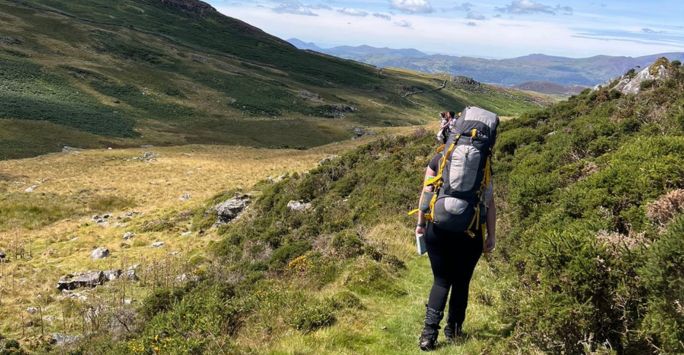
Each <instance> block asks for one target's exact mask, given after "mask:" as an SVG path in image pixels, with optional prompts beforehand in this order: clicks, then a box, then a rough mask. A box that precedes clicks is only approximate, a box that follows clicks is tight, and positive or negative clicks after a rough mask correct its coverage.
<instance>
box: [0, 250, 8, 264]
mask: <svg viewBox="0 0 684 355" xmlns="http://www.w3.org/2000/svg"><path fill="white" fill-rule="evenodd" d="M6 260H7V254H5V252H4V251H2V250H0V263H1V262H4V261H6Z"/></svg>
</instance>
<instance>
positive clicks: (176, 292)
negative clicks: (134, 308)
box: [140, 288, 186, 320]
mask: <svg viewBox="0 0 684 355" xmlns="http://www.w3.org/2000/svg"><path fill="white" fill-rule="evenodd" d="M185 293H186V292H185V290H184V289H178V288H174V289H167V288H163V289H158V290H156V291H154V293H152V294H151V295H150V296H148V297H147V298H145V300H144V301H143V304H142V307H141V308H140V313H141V315H142V316H143V318H145V319H146V320H150V319H152V318H154V316H156V315H157V314H159V313H162V312H165V311H168V310H170V309H171V308H172V307H173V306H174V304H175V303H177V302H179V301H180V300H181V299H182V298H183V296H184V295H185Z"/></svg>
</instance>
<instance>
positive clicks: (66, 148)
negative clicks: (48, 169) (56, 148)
mask: <svg viewBox="0 0 684 355" xmlns="http://www.w3.org/2000/svg"><path fill="white" fill-rule="evenodd" d="M80 151H81V149H79V148H75V147H70V146H68V145H65V146H64V147H62V153H78V152H80Z"/></svg>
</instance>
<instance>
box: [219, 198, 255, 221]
mask: <svg viewBox="0 0 684 355" xmlns="http://www.w3.org/2000/svg"><path fill="white" fill-rule="evenodd" d="M249 202H250V198H249V196H247V195H238V196H235V197H233V198H231V199H228V200H226V201H224V202H221V203H219V204H218V205H216V206H214V211H216V216H217V217H218V220H217V221H216V223H217V224H225V223H228V222H230V221H232V220H234V219H235V218H237V216H238V215H239V214H240V213H241V212H242V211H244V209H245V208H247V205H248V204H249Z"/></svg>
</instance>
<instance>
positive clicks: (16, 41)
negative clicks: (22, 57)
mask: <svg viewBox="0 0 684 355" xmlns="http://www.w3.org/2000/svg"><path fill="white" fill-rule="evenodd" d="M23 43H24V40H23V39H21V38H18V37H11V36H0V44H5V45H8V46H16V45H20V44H23Z"/></svg>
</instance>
